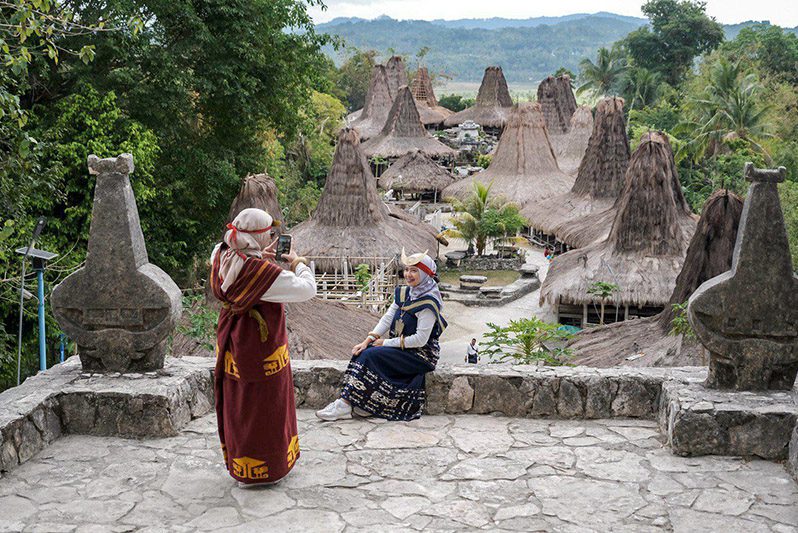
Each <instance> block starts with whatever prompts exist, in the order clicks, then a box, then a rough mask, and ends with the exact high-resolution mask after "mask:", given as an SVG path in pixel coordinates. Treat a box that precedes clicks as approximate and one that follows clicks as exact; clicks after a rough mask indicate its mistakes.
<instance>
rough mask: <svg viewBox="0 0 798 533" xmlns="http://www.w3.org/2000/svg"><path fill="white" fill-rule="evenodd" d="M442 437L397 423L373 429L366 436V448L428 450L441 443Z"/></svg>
mask: <svg viewBox="0 0 798 533" xmlns="http://www.w3.org/2000/svg"><path fill="white" fill-rule="evenodd" d="M440 440H441V435H439V434H436V433H434V432H432V431H424V430H422V429H421V428H417V427H415V426H414V425H413V423H412V422H410V423H403V422H395V423H393V424H385V425H382V426H379V427H377V428H376V429H372V430H371V431H370V432H369V433H368V435H367V436H366V444H365V445H364V447H365V448H376V449H394V448H427V447H429V446H435V445H437V444H438V442H440Z"/></svg>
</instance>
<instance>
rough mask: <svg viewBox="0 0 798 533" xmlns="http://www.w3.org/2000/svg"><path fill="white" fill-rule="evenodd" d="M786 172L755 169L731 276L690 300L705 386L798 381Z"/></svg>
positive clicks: (783, 386) (788, 385)
mask: <svg viewBox="0 0 798 533" xmlns="http://www.w3.org/2000/svg"><path fill="white" fill-rule="evenodd" d="M786 175H787V169H785V168H784V167H779V168H778V169H777V170H759V169H755V168H754V165H753V164H752V163H746V164H745V177H746V179H747V180H748V181H750V182H751V186H750V187H749V189H748V195H747V196H746V198H745V204H744V206H743V213H742V218H741V220H740V229H739V230H738V233H737V243H736V245H735V248H734V256H733V259H732V268H731V270H730V271H729V272H726V273H724V274H721V275H720V276H717V277H715V278H712V279H710V280H708V281H706V282H705V283H703V284H702V285H701V286H700V287H699V288H698V289H696V291H695V292H694V293H693V295H692V296H691V297H690V302H689V307H688V318H689V321H690V324H691V325H692V327H693V329H694V330H695V332H696V336H697V337H698V339H699V340H700V341H701V343H702V344H703V345H704V346H705V347H706V348H707V349H708V350H709V353H710V360H709V374H708V376H707V382H706V383H707V386H708V387H710V388H718V389H734V390H767V389H776V390H791V389H792V388H793V385H794V384H795V376H796V373H798V276H796V275H795V273H794V271H793V265H792V259H791V257H790V248H789V243H788V241H787V230H786V229H785V225H784V214H783V213H782V210H781V205H780V203H779V194H778V189H777V188H776V185H777V183H779V182H782V181H784V179H785V177H786Z"/></svg>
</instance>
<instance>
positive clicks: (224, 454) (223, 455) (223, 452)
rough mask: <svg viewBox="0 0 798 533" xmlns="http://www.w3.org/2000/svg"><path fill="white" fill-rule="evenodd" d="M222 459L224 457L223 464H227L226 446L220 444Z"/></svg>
mask: <svg viewBox="0 0 798 533" xmlns="http://www.w3.org/2000/svg"><path fill="white" fill-rule="evenodd" d="M222 457H224V464H227V446H225V445H224V443H222Z"/></svg>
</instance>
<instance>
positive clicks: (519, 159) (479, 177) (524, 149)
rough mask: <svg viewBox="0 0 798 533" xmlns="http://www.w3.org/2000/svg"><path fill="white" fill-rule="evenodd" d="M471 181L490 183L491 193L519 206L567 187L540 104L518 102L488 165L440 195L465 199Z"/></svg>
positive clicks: (571, 179) (568, 177) (570, 179)
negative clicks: (550, 142) (552, 147)
mask: <svg viewBox="0 0 798 533" xmlns="http://www.w3.org/2000/svg"><path fill="white" fill-rule="evenodd" d="M475 181H478V182H481V183H483V184H485V185H487V184H490V183H492V184H493V185H492V188H491V193H492V194H494V195H502V196H504V197H505V198H507V199H508V200H512V201H513V202H515V203H517V204H519V205H520V206H522V207H523V206H524V205H526V204H527V203H529V202H535V201H539V200H542V199H545V198H550V197H552V196H556V195H557V194H562V193H565V192H567V191H568V190H569V189H570V188H571V186H572V185H573V183H574V180H573V178H572V177H570V176H568V175H566V174H565V173H564V172H561V171H560V169H559V167H558V166H557V160H556V159H555V157H554V152H553V151H552V149H551V144H549V137H548V133H547V132H546V121H545V120H544V118H543V113H542V112H541V109H540V104H538V103H529V102H526V103H522V104H519V105H518V106H517V107H516V108H515V109H514V110H513V112H512V113H511V114H510V118H509V120H508V122H507V127H506V128H505V130H504V134H503V135H502V138H501V140H500V141H499V145H498V147H497V148H496V153H495V155H494V156H493V159H492V161H491V163H490V166H488V168H487V169H485V170H483V171H482V172H478V173H477V174H473V175H471V176H469V177H467V178H465V179H463V180H460V181H458V182H456V183H454V184H452V185H450V186H449V187H447V188H446V189H445V190H444V191H443V194H444V197H447V196H452V197H456V198H460V199H465V198H467V197H468V195H470V194H471V191H472V190H473V183H474V182H475Z"/></svg>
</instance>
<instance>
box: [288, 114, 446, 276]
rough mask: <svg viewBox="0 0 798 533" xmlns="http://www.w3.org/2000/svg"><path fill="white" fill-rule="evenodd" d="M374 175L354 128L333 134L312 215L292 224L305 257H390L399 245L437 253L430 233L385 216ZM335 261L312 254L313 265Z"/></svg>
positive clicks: (328, 265) (324, 265)
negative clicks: (328, 162)
mask: <svg viewBox="0 0 798 533" xmlns="http://www.w3.org/2000/svg"><path fill="white" fill-rule="evenodd" d="M376 181H377V180H375V179H374V176H373V175H372V173H371V170H370V168H369V165H368V162H367V161H366V157H365V156H364V155H363V152H362V150H361V149H360V138H359V136H358V133H357V131H355V130H352V129H348V128H345V129H343V130H341V133H339V135H338V145H337V147H336V149H335V156H334V157H333V162H332V167H331V168H330V174H329V175H328V176H327V181H326V183H325V185H324V191H323V192H322V195H321V199H320V200H319V204H318V207H317V208H316V212H315V213H314V214H313V216H312V217H311V218H310V219H309V220H306V221H305V222H302V223H301V224H299V225H298V226H296V227H295V228H294V229H293V230H292V232H291V233H292V234H293V236H294V243H295V246H296V248H297V250H299V251H301V252H302V253H303V254H304V255H306V256H310V257H331V258H342V257H344V258H348V257H393V256H394V255H395V254H397V253H399V252H401V250H402V247H404V248H406V249H407V250H408V252H409V251H410V250H417V251H421V252H423V251H425V250H428V253H429V254H430V256H431V257H435V256H436V254H437V243H436V240H435V237H434V236H433V234H432V233H431V232H430V231H428V230H426V229H425V228H424V227H423V225H422V224H418V225H413V224H410V223H408V222H405V221H404V220H399V219H397V218H394V217H392V216H390V214H389V212H388V208H387V207H386V205H385V204H384V203H382V201H381V200H380V198H379V196H378V194H377V183H376ZM338 263H339V262H338V261H328V262H325V261H323V260H317V262H316V267H317V269H319V270H325V269H326V268H335V266H336V265H337V264H338Z"/></svg>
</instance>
